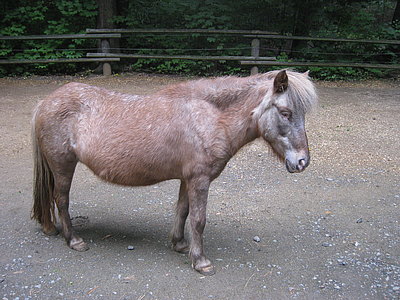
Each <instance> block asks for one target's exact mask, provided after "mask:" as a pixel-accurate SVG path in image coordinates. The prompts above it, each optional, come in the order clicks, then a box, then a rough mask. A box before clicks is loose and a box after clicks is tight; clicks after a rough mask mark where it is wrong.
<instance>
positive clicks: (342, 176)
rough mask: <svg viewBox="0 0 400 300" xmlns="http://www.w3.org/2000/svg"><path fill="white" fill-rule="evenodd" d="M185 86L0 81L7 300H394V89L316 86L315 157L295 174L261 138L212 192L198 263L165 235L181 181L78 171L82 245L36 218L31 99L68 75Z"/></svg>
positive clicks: (76, 214) (398, 266)
mask: <svg viewBox="0 0 400 300" xmlns="http://www.w3.org/2000/svg"><path fill="white" fill-rule="evenodd" d="M182 80H187V79H186V78H179V77H171V76H150V75H143V74H132V75H124V76H113V77H109V78H104V77H88V78H79V77H51V78H48V77H34V78H28V79H10V78H3V79H0V124H1V126H0V169H1V173H0V185H1V188H0V207H1V210H0V233H1V235H0V253H1V256H0V297H2V299H140V300H142V299H292V298H294V299H399V298H400V260H399V257H400V247H399V234H400V224H399V205H400V180H399V179H400V158H399V149H400V138H399V132H400V123H399V116H400V86H399V84H398V83H396V82H395V83H391V84H389V83H385V82H362V83H352V84H349V83H324V82H320V83H317V86H318V91H319V94H320V107H319V109H318V110H317V111H316V112H315V113H313V114H312V115H310V116H309V118H308V120H307V128H308V136H309V140H310V147H311V155H312V162H311V165H310V166H309V168H308V169H307V170H306V171H305V172H304V173H301V174H289V173H287V172H286V170H285V168H284V166H282V165H280V163H279V162H277V161H276V160H275V159H274V158H271V156H270V155H269V152H268V148H267V147H266V146H265V145H264V144H263V143H262V142H261V141H256V142H254V143H253V144H251V145H249V146H247V147H245V148H244V149H243V150H242V151H240V152H239V153H238V154H237V155H236V156H235V157H234V158H233V159H232V160H231V162H230V163H229V164H228V166H227V168H226V169H225V171H224V172H223V173H222V175H221V176H220V177H219V178H218V179H217V180H216V181H215V182H214V183H213V184H212V186H211V189H210V197H209V206H208V221H207V226H206V233H205V249H206V253H207V254H208V256H209V258H210V259H211V260H212V261H213V262H214V264H215V266H216V271H217V273H216V275H214V276H211V277H204V276H202V275H200V274H198V273H197V272H195V271H193V270H192V269H191V267H190V262H189V259H188V258H187V256H185V255H182V254H178V253H175V252H173V251H172V250H171V249H170V244H169V242H168V238H167V236H168V233H169V230H170V228H171V227H172V221H173V217H172V216H173V212H174V203H175V200H176V198H177V194H178V188H179V183H178V182H177V181H169V182H164V183H161V184H158V185H154V186H150V187H145V188H127V187H119V186H114V185H110V184H106V183H103V182H101V181H100V180H98V179H97V178H96V177H94V176H93V175H92V174H91V173H90V172H89V171H88V170H87V169H86V168H85V167H84V166H79V167H78V170H77V173H76V176H75V179H74V183H73V187H72V191H71V202H72V203H71V208H70V211H71V215H72V216H73V223H74V226H75V228H76V230H77V231H78V232H79V233H80V235H81V236H82V237H83V238H84V239H85V240H86V241H87V242H88V243H89V246H90V248H91V249H90V250H89V251H87V252H84V253H80V252H76V251H73V250H70V249H69V248H68V247H67V246H66V245H65V242H64V241H63V238H62V237H60V236H56V237H47V236H45V235H44V234H42V233H41V231H40V228H39V226H38V225H37V224H35V223H34V222H33V221H32V220H30V218H29V215H30V207H31V201H32V198H31V189H32V183H31V181H32V161H31V149H30V137H29V134H30V118H31V111H32V108H33V107H34V105H35V104H36V103H37V102H38V101H39V100H40V99H42V98H43V97H44V96H46V95H48V94H49V93H50V92H52V91H53V90H55V89H56V88H57V87H59V86H60V85H62V84H64V83H67V82H69V81H80V82H84V83H88V84H93V85H98V86H102V87H106V88H109V89H113V90H117V91H122V92H129V93H135V94H145V93H150V92H153V91H155V90H158V89H160V87H162V86H165V85H166V84H170V83H174V82H178V81H182Z"/></svg>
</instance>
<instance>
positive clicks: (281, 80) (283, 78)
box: [274, 70, 288, 93]
mask: <svg viewBox="0 0 400 300" xmlns="http://www.w3.org/2000/svg"><path fill="white" fill-rule="evenodd" d="M287 87H288V77H287V74H286V70H283V71H280V72H279V73H278V75H276V77H275V79H274V93H283V92H284V91H286V90H287Z"/></svg>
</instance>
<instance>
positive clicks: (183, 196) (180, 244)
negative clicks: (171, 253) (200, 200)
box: [171, 180, 189, 253]
mask: <svg viewBox="0 0 400 300" xmlns="http://www.w3.org/2000/svg"><path fill="white" fill-rule="evenodd" d="M188 214H189V198H188V192H187V186H186V183H185V182H184V181H183V180H182V182H181V186H180V189H179V200H178V203H177V205H176V214H175V223H174V227H173V229H172V231H171V241H172V248H173V249H174V250H175V251H177V252H181V253H188V252H189V243H188V242H187V240H186V239H185V237H184V232H185V223H186V219H187V216H188Z"/></svg>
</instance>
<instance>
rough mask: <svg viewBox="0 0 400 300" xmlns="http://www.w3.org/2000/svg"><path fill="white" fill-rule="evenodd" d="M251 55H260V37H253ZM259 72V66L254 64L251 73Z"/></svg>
mask: <svg viewBox="0 0 400 300" xmlns="http://www.w3.org/2000/svg"><path fill="white" fill-rule="evenodd" d="M251 56H253V57H254V58H258V57H260V40H259V39H253V40H252V41H251ZM257 73H258V67H257V66H253V67H252V68H251V71H250V75H255V74H257Z"/></svg>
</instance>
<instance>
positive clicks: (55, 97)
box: [32, 70, 316, 275]
mask: <svg viewBox="0 0 400 300" xmlns="http://www.w3.org/2000/svg"><path fill="white" fill-rule="evenodd" d="M315 103H316V93H315V88H314V86H313V84H312V82H311V81H310V79H309V77H308V74H307V73H305V74H300V73H295V72H291V71H285V70H283V71H273V72H269V73H266V74H261V75H255V76H251V77H247V78H237V77H224V78H217V79H202V80H197V81H189V82H185V83H181V84H177V85H173V86H169V87H167V88H165V89H163V90H161V91H160V92H158V93H155V94H153V95H149V96H134V95H126V94H121V93H116V92H111V91H108V90H105V89H102V88H98V87H93V86H88V85H85V84H80V83H69V84H67V85H65V86H63V87H61V88H59V89H58V90H56V91H55V92H54V93H52V94H51V95H50V96H49V97H47V98H46V99H44V100H42V101H41V102H40V103H39V104H38V106H37V108H36V110H35V113H34V117H33V131H32V132H33V147H34V191H33V198H34V205H33V210H32V218H34V219H36V220H37V221H38V222H39V223H40V224H41V225H42V228H43V231H44V232H45V233H46V234H54V233H56V232H57V230H56V227H55V215H54V207H55V205H56V206H57V208H58V212H59V218H60V222H61V225H62V232H63V235H64V237H65V239H66V241H67V244H68V246H69V247H71V248H72V249H75V250H78V251H85V250H87V249H88V246H87V244H86V243H85V242H84V241H83V240H82V238H80V237H79V236H78V235H77V234H76V232H75V231H74V229H73V228H72V225H71V219H70V215H69V212H68V207H69V191H70V187H71V181H72V177H73V174H74V171H75V167H76V165H77V163H78V162H81V163H83V164H85V165H86V166H88V167H89V168H90V169H91V170H92V171H93V173H94V174H96V175H97V176H99V177H100V178H101V179H103V180H105V181H108V182H112V183H116V184H121V185H127V186H141V185H150V184H155V183H157V182H160V181H164V180H168V179H180V180H181V186H180V191H179V200H178V203H177V208H176V217H175V223H174V226H173V229H172V232H171V240H172V245H173V249H174V250H176V251H178V252H187V251H189V254H190V257H191V259H192V263H193V268H194V269H195V270H197V271H199V272H200V273H202V274H205V275H211V274H214V267H213V265H212V264H211V262H210V261H209V260H208V259H207V258H206V256H205V254H204V250H203V230H204V226H205V224H206V205H207V196H208V189H209V186H210V183H211V182H212V181H213V180H214V179H215V178H217V177H218V176H219V174H220V173H221V172H222V170H223V169H224V167H225V165H226V164H227V162H228V161H229V159H230V158H231V157H232V156H233V155H234V154H235V153H236V152H237V151H238V150H239V149H240V148H241V147H242V146H244V145H245V144H247V143H249V142H251V141H253V140H254V139H256V138H258V137H262V138H263V139H264V140H265V141H267V142H268V144H269V145H270V146H271V147H272V149H273V150H274V152H275V153H276V154H277V156H278V157H280V158H281V160H282V161H284V162H285V163H286V168H287V170H288V171H289V172H301V171H303V170H304V169H305V168H306V167H307V166H308V164H309V161H310V157H309V150H308V144H307V136H306V132H305V128H304V116H305V113H306V112H307V111H309V110H310V109H311V108H312V106H313V105H314V104H315ZM54 203H55V204H54ZM188 216H189V224H190V228H191V240H190V243H188V242H187V240H186V239H185V237H184V227H185V222H186V218H187V217H188Z"/></svg>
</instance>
